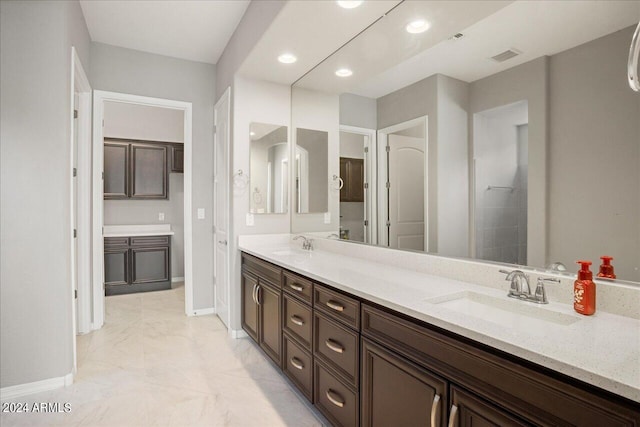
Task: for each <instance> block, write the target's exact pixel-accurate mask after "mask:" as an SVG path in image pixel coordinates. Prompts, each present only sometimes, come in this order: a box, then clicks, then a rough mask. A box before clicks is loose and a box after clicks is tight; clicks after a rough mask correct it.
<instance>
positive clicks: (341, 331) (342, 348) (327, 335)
mask: <svg viewBox="0 0 640 427" xmlns="http://www.w3.org/2000/svg"><path fill="white" fill-rule="evenodd" d="M314 323H315V325H314V326H315V333H314V343H313V348H314V355H315V356H316V357H321V358H323V359H324V361H325V362H327V363H329V364H330V365H331V367H332V368H334V369H335V370H336V372H338V373H340V374H341V375H342V376H344V378H345V380H346V381H348V382H349V384H351V386H352V387H358V374H359V372H358V359H359V357H360V352H359V351H358V350H359V348H358V345H359V342H358V333H357V332H354V331H352V330H351V329H349V328H346V327H345V326H343V325H341V324H339V323H337V322H335V321H333V320H331V319H330V318H329V317H327V316H325V315H323V314H321V313H318V312H316V313H315V314H314Z"/></svg>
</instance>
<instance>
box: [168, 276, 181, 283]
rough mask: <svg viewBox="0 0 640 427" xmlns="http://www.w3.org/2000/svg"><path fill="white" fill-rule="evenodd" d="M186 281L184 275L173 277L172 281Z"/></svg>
mask: <svg viewBox="0 0 640 427" xmlns="http://www.w3.org/2000/svg"><path fill="white" fill-rule="evenodd" d="M176 282H184V277H172V278H171V283H176Z"/></svg>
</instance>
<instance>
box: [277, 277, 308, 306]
mask: <svg viewBox="0 0 640 427" xmlns="http://www.w3.org/2000/svg"><path fill="white" fill-rule="evenodd" d="M283 289H284V291H285V292H287V293H288V294H290V295H293V296H294V297H296V298H299V299H300V300H302V301H304V302H306V303H307V304H311V297H312V293H313V284H312V283H311V281H310V280H309V279H306V278H304V277H302V276H298V275H297V274H293V273H290V272H288V271H285V272H284V285H283Z"/></svg>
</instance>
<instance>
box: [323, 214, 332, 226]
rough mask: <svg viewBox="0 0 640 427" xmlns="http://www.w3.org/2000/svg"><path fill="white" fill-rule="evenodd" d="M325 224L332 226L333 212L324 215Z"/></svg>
mask: <svg viewBox="0 0 640 427" xmlns="http://www.w3.org/2000/svg"><path fill="white" fill-rule="evenodd" d="M324 223H325V224H331V212H325V213H324Z"/></svg>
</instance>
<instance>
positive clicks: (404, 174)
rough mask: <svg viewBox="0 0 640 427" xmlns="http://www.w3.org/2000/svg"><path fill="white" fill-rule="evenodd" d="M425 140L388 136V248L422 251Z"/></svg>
mask: <svg viewBox="0 0 640 427" xmlns="http://www.w3.org/2000/svg"><path fill="white" fill-rule="evenodd" d="M424 141H425V140H424V138H415V137H409V136H400V135H389V136H388V144H389V145H388V146H389V150H388V151H387V152H388V168H389V211H388V212H389V216H388V218H389V222H388V224H389V246H390V247H392V248H399V249H412V250H419V251H423V250H424V249H425V248H424V240H425V239H424V229H425V223H424V218H425V215H424V210H425V203H424V195H425V192H424V183H425V179H424V175H425V152H424V147H425V144H424Z"/></svg>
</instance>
